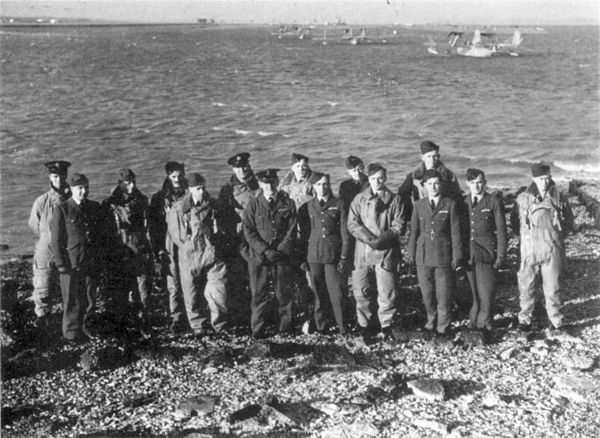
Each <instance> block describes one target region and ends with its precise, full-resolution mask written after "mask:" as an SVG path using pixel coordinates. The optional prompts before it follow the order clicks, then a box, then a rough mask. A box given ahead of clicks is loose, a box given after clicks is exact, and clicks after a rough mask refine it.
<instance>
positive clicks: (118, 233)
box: [102, 186, 152, 311]
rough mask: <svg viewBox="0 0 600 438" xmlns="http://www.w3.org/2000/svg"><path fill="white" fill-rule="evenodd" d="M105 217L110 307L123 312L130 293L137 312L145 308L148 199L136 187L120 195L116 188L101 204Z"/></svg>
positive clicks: (147, 287)
mask: <svg viewBox="0 0 600 438" xmlns="http://www.w3.org/2000/svg"><path fill="white" fill-rule="evenodd" d="M102 209H103V214H105V215H106V224H107V235H108V236H107V245H109V247H110V251H108V252H107V263H108V265H109V267H110V272H111V275H110V276H109V282H110V283H112V287H111V290H112V291H113V297H111V298H113V299H114V304H115V305H118V306H119V307H121V308H120V309H116V310H117V311H123V310H125V308H127V306H128V292H131V293H132V298H133V302H134V303H135V306H136V307H138V309H137V310H142V309H146V308H147V306H148V296H149V293H150V285H149V281H150V266H151V257H152V250H151V248H150V242H149V241H148V236H147V218H148V198H147V197H146V196H144V195H143V194H142V193H141V192H140V191H139V190H138V189H137V188H135V189H134V190H133V192H132V193H131V194H126V195H124V194H123V192H122V190H121V187H120V186H117V187H116V188H115V189H114V190H113V192H112V195H111V196H110V197H109V198H107V199H105V200H104V202H103V203H102Z"/></svg>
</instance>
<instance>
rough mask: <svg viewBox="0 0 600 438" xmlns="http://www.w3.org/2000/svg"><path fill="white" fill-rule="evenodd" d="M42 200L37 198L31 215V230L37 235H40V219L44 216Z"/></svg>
mask: <svg viewBox="0 0 600 438" xmlns="http://www.w3.org/2000/svg"><path fill="white" fill-rule="evenodd" d="M41 204H42V199H41V197H39V198H37V199H36V200H35V201H34V203H33V207H32V208H31V214H30V215H29V228H31V230H32V231H33V232H34V233H35V234H36V235H37V236H39V235H40V218H41V216H42V205H41Z"/></svg>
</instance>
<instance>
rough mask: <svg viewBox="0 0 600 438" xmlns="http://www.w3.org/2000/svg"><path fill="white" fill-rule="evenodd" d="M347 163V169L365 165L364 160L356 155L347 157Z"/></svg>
mask: <svg viewBox="0 0 600 438" xmlns="http://www.w3.org/2000/svg"><path fill="white" fill-rule="evenodd" d="M345 164H346V169H354V168H355V167H356V166H364V163H363V161H362V160H361V159H360V158H358V157H356V156H354V155H350V156H349V157H347V158H346V161H345Z"/></svg>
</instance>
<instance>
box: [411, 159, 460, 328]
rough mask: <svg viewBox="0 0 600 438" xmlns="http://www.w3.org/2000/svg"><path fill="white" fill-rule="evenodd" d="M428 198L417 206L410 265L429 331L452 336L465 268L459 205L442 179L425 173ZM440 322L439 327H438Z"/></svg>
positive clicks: (432, 172) (415, 207)
mask: <svg viewBox="0 0 600 438" xmlns="http://www.w3.org/2000/svg"><path fill="white" fill-rule="evenodd" d="M423 182H424V187H425V189H426V191H427V197H425V198H422V199H420V200H419V201H417V202H416V203H415V206H414V209H413V212H412V218H411V223H410V236H409V238H408V263H409V264H410V265H412V266H414V265H416V267H417V278H418V280H419V286H420V288H421V294H422V296H423V303H424V305H425V311H426V312H427V323H426V324H425V330H427V331H434V330H437V333H438V334H439V335H447V334H449V327H450V322H451V319H452V315H451V310H452V308H451V306H452V292H453V287H452V285H453V276H454V273H453V271H454V270H455V269H457V268H458V267H459V266H460V265H461V261H462V242H461V234H460V224H459V214H458V212H457V206H456V202H455V201H454V200H452V199H450V198H448V197H446V196H443V195H442V176H441V174H440V173H439V172H438V171H437V170H435V169H428V170H426V171H425V172H424V173H423ZM436 320H437V325H436Z"/></svg>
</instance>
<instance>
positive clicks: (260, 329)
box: [242, 169, 297, 339]
mask: <svg viewBox="0 0 600 438" xmlns="http://www.w3.org/2000/svg"><path fill="white" fill-rule="evenodd" d="M277 171H278V169H267V170H264V171H262V172H259V173H257V174H256V177H257V179H258V184H259V187H260V189H261V190H260V191H259V193H258V194H257V196H256V198H254V199H252V200H251V201H250V203H249V204H248V206H247V207H246V209H245V210H244V219H243V222H242V223H243V226H244V235H245V237H246V240H247V241H248V244H249V247H250V248H249V257H248V272H249V274H250V288H251V290H252V303H251V308H252V318H251V325H252V335H253V337H254V338H257V339H259V338H264V337H265V336H266V333H265V312H266V310H267V307H268V304H269V293H268V284H269V283H268V276H269V274H270V275H271V278H272V280H273V285H274V287H275V296H276V297H277V301H278V302H279V331H280V332H287V331H290V330H291V323H292V293H291V290H290V288H289V285H288V280H289V278H288V275H289V270H290V266H289V263H290V261H289V260H290V254H291V251H292V246H293V244H294V240H295V238H296V228H297V220H296V206H295V205H294V201H292V200H291V199H290V197H289V195H288V194H287V193H286V192H284V191H281V190H278V189H277V186H278V183H279V178H278V177H277Z"/></svg>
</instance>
